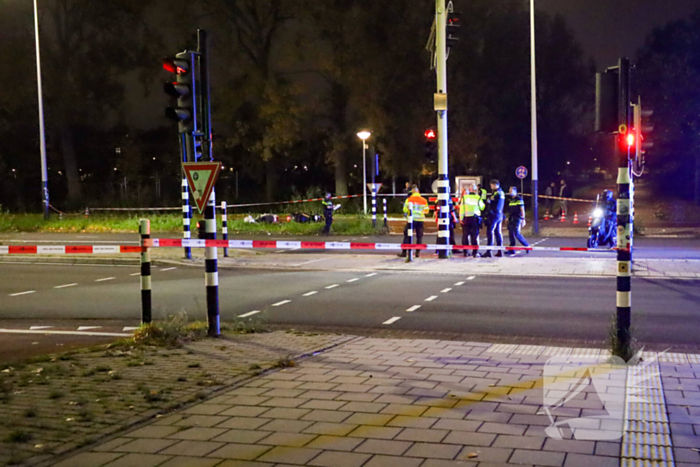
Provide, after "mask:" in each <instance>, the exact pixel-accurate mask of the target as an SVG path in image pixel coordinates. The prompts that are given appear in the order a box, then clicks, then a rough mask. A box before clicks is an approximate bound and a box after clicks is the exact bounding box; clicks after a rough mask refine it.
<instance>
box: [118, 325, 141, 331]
mask: <svg viewBox="0 0 700 467" xmlns="http://www.w3.org/2000/svg"><path fill="white" fill-rule="evenodd" d="M137 329H138V326H124V329H122V331H136V330H137Z"/></svg>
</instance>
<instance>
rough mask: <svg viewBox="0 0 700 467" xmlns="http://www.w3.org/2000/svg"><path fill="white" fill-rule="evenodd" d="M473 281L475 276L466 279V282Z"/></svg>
mask: <svg viewBox="0 0 700 467" xmlns="http://www.w3.org/2000/svg"><path fill="white" fill-rule="evenodd" d="M474 279H476V276H469V277H467V280H468V281H473V280H474Z"/></svg>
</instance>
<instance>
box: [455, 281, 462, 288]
mask: <svg viewBox="0 0 700 467" xmlns="http://www.w3.org/2000/svg"><path fill="white" fill-rule="evenodd" d="M455 285H456V286H457V287H459V286H460V285H464V282H456V283H455Z"/></svg>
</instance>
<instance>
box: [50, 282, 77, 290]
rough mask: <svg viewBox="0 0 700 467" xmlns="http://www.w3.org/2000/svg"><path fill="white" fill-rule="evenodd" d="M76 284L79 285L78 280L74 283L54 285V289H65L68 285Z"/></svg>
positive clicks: (73, 285)
mask: <svg viewBox="0 0 700 467" xmlns="http://www.w3.org/2000/svg"><path fill="white" fill-rule="evenodd" d="M76 285H78V283H77V282H74V283H72V284H63V285H57V286H56V287H54V289H65V288H66V287H75V286H76Z"/></svg>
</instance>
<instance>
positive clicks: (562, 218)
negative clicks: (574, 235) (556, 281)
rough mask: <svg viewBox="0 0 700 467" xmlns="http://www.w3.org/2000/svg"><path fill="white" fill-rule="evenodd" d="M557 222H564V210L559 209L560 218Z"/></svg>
mask: <svg viewBox="0 0 700 467" xmlns="http://www.w3.org/2000/svg"><path fill="white" fill-rule="evenodd" d="M559 222H566V212H564V210H562V211H561V219H559Z"/></svg>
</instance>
